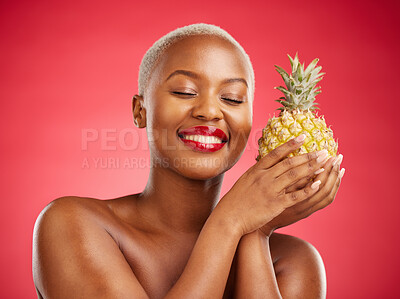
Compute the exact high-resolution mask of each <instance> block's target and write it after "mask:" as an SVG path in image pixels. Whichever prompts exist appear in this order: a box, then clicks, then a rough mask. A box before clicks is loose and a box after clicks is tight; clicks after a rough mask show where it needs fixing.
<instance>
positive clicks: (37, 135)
mask: <svg viewBox="0 0 400 299" xmlns="http://www.w3.org/2000/svg"><path fill="white" fill-rule="evenodd" d="M399 8H400V7H399V2H398V1H396V0H393V1H386V0H385V1H382V0H381V1H369V2H368V1H330V2H328V1H273V3H272V1H242V3H240V4H238V3H235V2H233V1H210V0H203V1H198V2H196V3H193V2H189V1H179V0H170V1H157V2H154V1H140V3H136V2H135V1H119V2H114V3H113V4H111V2H108V1H58V2H55V1H43V0H40V1H1V4H0V14H1V15H0V54H1V55H0V72H1V73H0V76H1V77H0V84H1V90H0V96H1V109H0V113H1V117H0V121H1V132H2V133H1V139H0V142H1V161H0V163H1V167H2V168H1V169H2V171H1V190H3V191H2V196H1V204H2V206H1V207H2V215H1V220H0V221H1V223H0V224H1V226H0V227H1V237H2V246H1V248H0V262H1V266H0V269H1V270H0V271H1V272H0V276H1V277H0V281H1V284H2V285H1V291H0V293H1V295H0V297H2V298H34V297H35V291H34V286H33V282H32V274H31V257H32V253H31V243H32V229H33V225H34V222H35V219H36V217H37V216H38V214H39V212H40V211H41V210H42V209H43V208H44V207H45V205H46V204H47V203H49V202H50V201H51V200H53V199H55V198H57V197H60V196H63V195H80V196H92V197H99V198H111V197H116V196H121V195H126V194H130V193H136V192H140V191H141V190H142V189H143V187H144V185H145V182H146V178H147V174H148V172H149V168H148V167H147V166H146V165H144V167H143V165H139V164H138V165H135V164H132V165H130V167H128V168H124V167H123V165H122V162H123V161H124V159H126V158H128V157H133V158H134V159H136V160H134V161H136V162H138V161H142V162H143V161H147V160H148V151H147V144H146V139H145V133H144V131H139V130H137V129H135V131H133V132H134V134H136V136H135V140H136V141H135V142H136V144H137V146H136V147H135V149H133V150H127V149H126V148H124V147H123V145H124V144H125V145H126V144H132V138H131V137H132V133H131V134H127V135H124V134H123V131H122V130H124V129H126V128H132V127H133V122H132V116H131V97H132V96H133V95H134V94H135V93H136V92H137V73H138V67H139V64H140V61H141V58H142V56H143V54H144V53H145V51H146V50H147V49H148V48H149V47H150V46H151V45H152V43H153V42H154V41H155V40H156V39H158V38H159V37H161V36H162V35H164V34H165V33H167V32H169V31H170V30H173V29H175V28H176V27H180V26H183V25H187V24H191V23H196V22H206V23H212V24H216V25H219V26H221V27H222V28H224V29H226V30H227V31H228V32H230V33H231V34H232V35H233V36H234V37H235V38H236V39H237V40H238V41H239V42H240V43H241V44H242V45H243V46H244V48H245V49H246V50H247V52H248V53H249V55H250V57H251V59H252V62H253V64H254V69H255V73H256V96H255V98H256V100H255V104H254V105H255V113H254V125H253V132H252V135H251V137H250V140H249V144H248V149H247V150H246V151H245V153H244V155H243V157H242V158H241V160H240V161H239V162H238V164H237V165H236V166H235V167H234V168H233V169H232V170H231V171H230V172H228V173H227V175H226V180H225V183H224V188H223V192H226V191H227V190H228V189H229V187H230V186H231V185H232V184H233V183H234V181H235V180H236V179H237V178H238V177H239V176H240V174H241V173H243V172H244V171H245V170H246V169H247V168H248V167H249V166H250V165H252V163H254V158H255V156H256V154H257V153H256V152H257V139H258V137H259V135H260V130H261V128H262V127H263V126H264V125H265V124H266V121H267V118H268V117H269V114H272V113H273V112H274V110H275V109H276V108H277V107H278V104H277V103H276V102H274V100H275V99H276V98H278V97H279V96H280V95H279V92H278V91H276V90H274V89H273V87H274V86H277V85H280V84H281V79H280V77H279V75H278V74H277V73H276V72H275V70H274V68H273V65H274V64H278V65H280V66H283V67H285V68H287V67H288V65H289V63H288V59H287V57H286V53H290V54H292V55H294V53H295V52H296V51H299V54H300V60H301V61H306V63H309V62H310V61H311V60H312V59H313V58H315V57H319V58H320V65H322V66H323V70H324V71H325V72H326V73H327V74H326V76H325V78H324V80H323V81H322V82H321V85H322V90H323V93H322V94H321V95H319V96H318V100H319V103H320V105H321V106H320V107H321V109H322V114H324V115H325V117H326V119H327V122H328V123H329V124H331V125H332V128H333V130H334V133H335V136H336V137H337V138H339V149H340V152H341V153H343V154H344V161H343V164H342V165H343V166H344V167H345V168H346V169H347V172H346V174H345V176H344V178H343V182H342V186H341V187H340V191H339V193H338V195H337V197H336V200H335V202H334V203H333V204H332V205H331V206H329V207H328V208H326V209H324V210H323V211H319V212H318V213H316V214H314V215H313V216H311V217H309V218H308V219H306V220H303V221H300V222H299V223H297V224H295V225H292V226H290V227H288V228H286V229H284V230H282V231H283V232H286V233H290V234H294V235H296V236H299V237H301V238H304V239H306V240H307V241H309V242H311V243H312V244H313V245H314V246H315V247H316V248H317V249H318V250H319V252H320V253H321V255H322V257H323V259H324V261H325V266H326V271H327V278H328V298H396V297H397V298H398V297H399V296H400V287H399V283H398V275H397V274H398V271H399V270H398V269H399V266H400V265H399V252H400V248H399V247H400V246H399V243H400V241H399V238H398V236H399V233H398V228H399V210H400V201H399V199H400V198H399V193H398V191H397V190H396V188H397V187H396V183H398V179H399V175H398V166H399V165H400V163H399V155H398V153H399V150H398V149H399V133H398V132H399V125H398V119H397V117H396V116H397V114H398V113H399V108H400V104H399V96H398V91H397V89H398V72H399V69H400V65H399V56H398V54H399V53H400V51H399V50H400V47H399V33H400V32H399V21H398V19H399V18H398V14H399ZM396 19H397V20H396ZM88 129H92V130H94V131H95V132H98V133H99V134H101V133H103V134H108V135H107V136H108V137H109V138H111V139H110V140H111V141H110V140H109V141H107V142H108V143H107V144H106V145H104V144H103V145H102V144H101V142H102V141H103V142H104V138H101V137H100V136H99V138H98V139H97V140H96V141H95V142H90V143H89V144H88V149H87V150H84V149H83V148H82V147H83V145H84V142H83V141H84V140H83V139H82V130H88ZM107 130H110V131H109V132H108V133H107ZM121 136H125V137H127V139H126V142H125V143H124V141H123V140H122V141H121ZM112 138H115V139H116V141H112ZM121 144H122V145H121ZM107 145H108V146H111V149H109V150H107V149H105V146H107ZM113 147H114V148H113ZM107 157H109V158H114V159H118V158H119V159H120V163H121V164H120V165H119V167H118V166H117V167H113V165H112V164H104V163H105V162H104V161H107V160H105V159H106V158H107ZM85 158H87V159H88V161H89V162H88V163H89V168H84V167H83V164H82V163H83V161H84V159H85ZM96 158H103V160H102V161H103V164H104V165H103V166H104V167H100V166H98V167H95V165H94V162H93V161H94V160H93V159H96ZM139 158H141V159H142V160H138V159H139ZM134 163H135V162H134ZM142 164H143V163H142Z"/></svg>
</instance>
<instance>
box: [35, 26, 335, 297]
mask: <svg viewBox="0 0 400 299" xmlns="http://www.w3.org/2000/svg"><path fill="white" fill-rule="evenodd" d="M253 95H254V74H253V69H252V66H251V63H250V60H249V58H248V56H247V54H246V53H245V52H244V50H243V49H242V47H241V46H240V45H239V44H238V43H237V42H236V41H235V40H234V39H233V38H232V37H231V36H230V35H229V34H227V33H226V32H225V31H223V30H222V29H220V28H219V27H216V26H213V25H206V24H195V25H191V26H186V27H183V28H179V29H177V30H175V31H173V32H171V33H169V34H168V35H166V36H164V37H163V38H161V39H160V40H159V41H157V42H156V43H155V44H154V45H153V47H152V48H150V49H149V51H148V52H147V53H146V55H145V57H144V58H143V61H142V64H141V67H140V73H139V94H138V95H136V96H134V98H133V116H134V123H135V125H136V126H137V127H139V128H146V130H147V134H148V137H149V146H150V158H151V171H150V175H149V179H148V183H147V185H146V187H145V189H144V191H143V192H142V193H139V194H133V195H128V196H124V197H120V198H115V199H110V200H98V199H94V198H78V197H63V198H59V199H57V200H55V201H53V202H52V203H51V204H49V205H48V206H47V207H46V208H45V209H44V210H43V211H42V213H41V214H40V215H39V217H38V220H37V222H36V225H35V232H34V252H33V272H34V273H33V274H34V281H35V285H36V289H37V292H38V296H39V297H43V298H282V297H284V298H292V297H301V298H323V297H325V293H326V281H325V271H324V266H323V263H322V260H321V257H320V256H319V254H318V252H317V251H316V250H315V249H314V247H312V246H311V245H310V244H308V243H307V242H305V241H302V240H300V239H298V238H295V237H291V236H287V235H282V234H276V233H273V231H274V230H275V229H276V228H278V227H282V226H286V225H289V224H291V223H293V222H296V221H298V220H299V219H302V218H304V217H307V216H309V215H311V214H312V213H314V212H315V211H317V210H319V209H321V208H323V207H325V206H327V205H328V204H329V203H331V202H332V201H333V199H334V197H335V195H336V192H337V190H338V187H339V184H340V180H341V176H342V175H343V171H342V172H340V171H339V169H340V162H341V158H335V159H334V158H330V159H328V158H327V154H326V152H323V151H322V152H318V153H310V154H307V155H302V156H298V157H293V158H286V159H285V157H286V156H287V155H288V154H289V153H290V152H292V151H294V150H295V149H297V148H298V147H300V146H301V144H302V142H303V139H304V136H303V135H302V136H299V137H298V138H296V140H291V141H289V142H287V143H286V144H284V145H282V146H281V147H279V148H277V149H276V150H274V151H273V152H271V153H270V154H269V155H267V156H266V157H264V158H263V159H261V160H260V161H259V162H257V163H256V164H255V165H253V166H252V167H250V168H249V169H248V170H247V171H246V172H245V173H244V174H243V175H242V176H241V177H240V178H239V180H238V181H237V182H236V183H235V185H234V186H233V187H232V189H231V190H230V191H229V192H227V193H226V195H225V196H223V197H222V198H221V200H220V201H219V199H220V198H219V195H220V189H221V184H222V180H223V176H224V173H225V172H226V171H227V170H228V169H230V168H231V167H232V166H233V165H234V164H235V163H236V162H237V161H238V159H239V157H240V156H241V154H242V152H243V150H244V148H245V145H246V142H247V138H248V136H249V133H250V130H251V123H252V101H253ZM334 164H335V165H334ZM323 170H324V171H323ZM316 172H317V173H319V174H318V176H317V177H316V178H315V179H314V181H313V182H310V183H308V182H309V180H310V178H312V177H314V176H315V173H316Z"/></svg>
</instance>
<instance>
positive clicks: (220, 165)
mask: <svg viewBox="0 0 400 299" xmlns="http://www.w3.org/2000/svg"><path fill="white" fill-rule="evenodd" d="M172 166H173V168H174V169H175V170H176V171H177V172H178V173H180V174H181V175H183V176H185V177H187V178H190V179H194V180H207V179H212V178H215V177H217V176H220V175H223V174H224V173H225V172H226V171H227V170H228V169H230V168H231V167H232V166H233V165H228V161H226V160H221V159H217V158H215V159H210V158H198V159H189V160H187V159H176V160H174V163H173V165H172Z"/></svg>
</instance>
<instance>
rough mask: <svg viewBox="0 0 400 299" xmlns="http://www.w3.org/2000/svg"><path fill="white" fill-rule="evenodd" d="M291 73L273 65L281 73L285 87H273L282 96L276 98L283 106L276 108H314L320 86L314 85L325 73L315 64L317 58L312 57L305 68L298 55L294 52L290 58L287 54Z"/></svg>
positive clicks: (290, 109)
mask: <svg viewBox="0 0 400 299" xmlns="http://www.w3.org/2000/svg"><path fill="white" fill-rule="evenodd" d="M288 57H289V60H290V65H291V67H292V73H291V74H288V73H287V72H286V71H285V70H284V69H283V68H281V67H280V66H277V65H275V68H276V71H277V72H278V73H279V74H280V75H281V77H282V79H283V81H284V83H285V85H286V88H285V87H283V86H278V87H275V88H276V89H278V90H280V91H281V92H282V93H283V95H284V96H283V97H281V98H279V100H276V101H277V102H278V103H280V104H282V105H283V107H280V108H278V110H281V111H283V110H289V111H292V110H296V109H300V110H311V111H313V110H315V109H319V108H318V107H316V106H317V105H318V103H315V102H314V101H315V96H316V95H318V94H319V93H321V90H320V89H321V87H320V86H316V85H317V83H318V82H319V81H321V80H322V78H323V75H324V74H325V73H320V71H321V69H322V67H321V66H317V63H318V61H319V59H318V58H316V59H314V60H313V61H312V62H311V63H310V64H309V65H308V66H307V68H304V63H303V64H301V63H300V62H299V57H298V55H297V53H296V55H295V57H294V58H292V57H290V55H289V54H288Z"/></svg>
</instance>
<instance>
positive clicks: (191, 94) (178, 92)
mask: <svg viewBox="0 0 400 299" xmlns="http://www.w3.org/2000/svg"><path fill="white" fill-rule="evenodd" d="M172 94H175V95H180V96H195V95H196V94H195V93H191V92H180V91H173V92H172Z"/></svg>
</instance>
